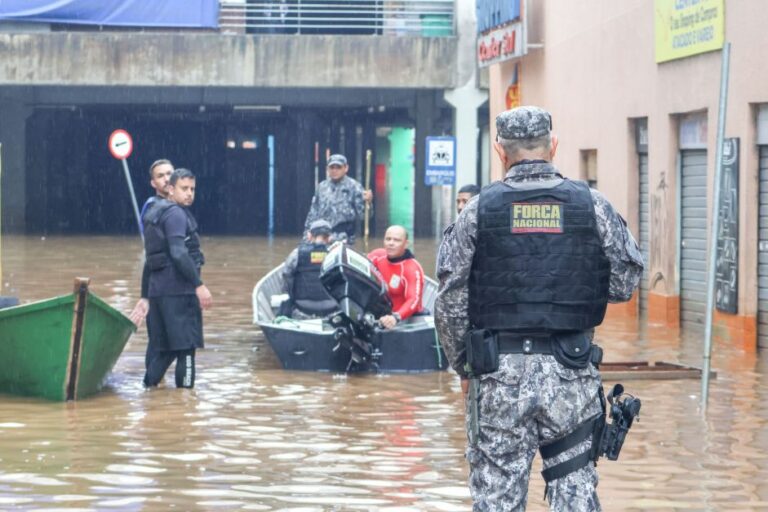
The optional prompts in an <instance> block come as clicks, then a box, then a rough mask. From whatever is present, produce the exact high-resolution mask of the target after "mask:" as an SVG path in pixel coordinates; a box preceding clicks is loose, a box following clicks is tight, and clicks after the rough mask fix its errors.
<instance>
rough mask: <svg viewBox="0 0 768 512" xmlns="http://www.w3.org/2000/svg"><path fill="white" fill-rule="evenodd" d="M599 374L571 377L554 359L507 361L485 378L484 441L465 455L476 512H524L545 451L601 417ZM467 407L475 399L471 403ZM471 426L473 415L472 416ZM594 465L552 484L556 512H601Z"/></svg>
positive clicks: (571, 452)
mask: <svg viewBox="0 0 768 512" xmlns="http://www.w3.org/2000/svg"><path fill="white" fill-rule="evenodd" d="M601 385H602V383H601V380H600V374H599V372H598V371H597V370H596V369H595V368H594V367H593V366H592V365H589V366H588V367H587V368H585V369H583V370H572V369H570V368H566V367H564V366H562V365H561V364H559V363H558V362H557V361H555V358H554V357H553V356H549V355H542V354H535V355H523V354H504V355H502V356H500V358H499V369H498V371H496V372H494V373H491V374H487V375H483V376H482V378H481V382H480V386H479V392H478V418H479V426H480V435H479V437H478V440H477V443H476V444H475V445H474V446H472V445H470V446H469V447H468V449H467V460H468V461H469V466H470V476H469V486H470V491H471V494H472V500H473V503H474V506H473V510H475V511H478V512H479V511H482V512H501V511H504V512H510V511H521V510H525V506H526V502H527V499H528V479H529V477H530V473H531V463H532V461H533V457H534V456H535V455H536V452H537V450H538V448H539V445H540V444H546V443H549V442H552V441H554V440H556V439H559V438H561V437H563V436H565V435H566V434H568V433H569V432H571V431H573V430H574V428H575V427H576V426H577V425H578V424H579V423H581V422H583V421H585V420H587V419H589V418H591V417H593V416H595V415H596V414H599V413H600V412H601V411H602V405H601V403H600V398H599V389H600V387H601ZM468 400H469V399H468ZM467 425H469V409H467ZM591 443H592V442H591V439H587V440H585V441H583V442H582V443H579V444H577V445H576V446H574V447H573V448H570V449H568V450H566V451H565V452H563V453H561V454H560V455H557V456H556V457H553V458H551V459H547V460H545V461H544V468H548V467H551V466H554V465H556V464H559V463H560V462H563V461H565V460H568V459H570V458H572V457H574V456H576V455H578V454H581V453H583V452H585V451H587V450H589V448H590V445H591ZM597 480H598V479H597V470H596V469H595V466H594V464H593V463H592V462H590V463H589V465H587V466H585V467H583V468H581V469H579V470H576V471H574V472H572V473H570V474H568V475H566V476H564V477H562V478H559V479H557V480H553V481H551V482H550V483H549V486H548V490H547V499H548V500H549V504H550V510H553V511H565V510H568V511H577V512H581V511H599V510H600V501H599V500H598V498H597V492H596V487H597Z"/></svg>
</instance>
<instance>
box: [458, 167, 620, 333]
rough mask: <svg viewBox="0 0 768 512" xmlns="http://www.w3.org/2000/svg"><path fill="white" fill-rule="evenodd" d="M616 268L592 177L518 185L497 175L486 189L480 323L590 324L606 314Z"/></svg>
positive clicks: (474, 298)
mask: <svg viewBox="0 0 768 512" xmlns="http://www.w3.org/2000/svg"><path fill="white" fill-rule="evenodd" d="M610 272H611V266H610V262H609V261H608V258H607V257H606V256H605V254H604V252H603V247H602V243H601V240H600V236H599V234H598V231H597V221H596V219H595V209H594V204H593V202H592V196H591V194H590V191H589V187H588V186H587V185H586V183H584V182H580V181H570V180H567V179H565V180H563V182H562V183H561V184H559V185H557V186H556V187H553V188H546V189H543V188H542V189H533V190H520V189H514V188H512V187H510V186H509V185H506V184H505V183H503V182H496V183H493V184H492V185H489V186H488V187H485V188H484V189H483V191H482V192H481V193H480V200H479V205H478V232H477V247H476V251H475V255H474V259H473V261H472V270H471V274H470V280H469V305H470V319H471V321H472V323H473V325H474V327H475V328H484V329H491V330H498V331H514V332H542V333H547V332H555V331H582V330H586V329H589V328H592V327H594V326H596V325H599V324H600V323H601V322H602V321H603V317H604V316H605V309H606V305H607V304H608V286H609V277H610Z"/></svg>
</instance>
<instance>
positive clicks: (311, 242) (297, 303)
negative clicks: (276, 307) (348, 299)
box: [278, 220, 339, 320]
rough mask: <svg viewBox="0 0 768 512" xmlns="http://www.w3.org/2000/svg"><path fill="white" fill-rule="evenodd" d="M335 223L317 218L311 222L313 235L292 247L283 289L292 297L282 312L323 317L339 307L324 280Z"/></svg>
mask: <svg viewBox="0 0 768 512" xmlns="http://www.w3.org/2000/svg"><path fill="white" fill-rule="evenodd" d="M330 236H331V225H330V224H329V223H328V221H325V220H316V221H314V222H313V223H312V224H310V226H309V236H308V237H307V239H306V240H304V241H303V242H302V243H300V244H299V246H298V247H297V248H296V249H294V250H293V251H291V253H290V254H289V255H288V257H287V258H286V259H285V263H283V270H282V272H281V274H282V276H283V293H286V294H288V296H289V299H288V300H287V301H284V302H283V303H282V304H281V305H280V311H279V312H278V314H280V315H283V316H289V317H292V318H296V319H300V320H302V319H307V318H319V317H324V316H327V315H330V314H331V313H333V312H334V311H337V310H338V309H339V304H338V303H337V302H336V301H335V300H334V299H333V298H332V297H331V296H330V295H328V292H327V291H326V290H325V288H324V287H323V283H322V282H321V281H320V271H321V270H322V266H323V260H325V256H326V255H327V254H328V240H329V238H330Z"/></svg>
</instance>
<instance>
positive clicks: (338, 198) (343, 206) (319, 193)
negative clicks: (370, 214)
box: [304, 155, 373, 244]
mask: <svg viewBox="0 0 768 512" xmlns="http://www.w3.org/2000/svg"><path fill="white" fill-rule="evenodd" d="M347 171H349V165H347V158H346V157H345V156H344V155H331V156H330V158H328V168H327V172H328V178H327V179H325V180H323V181H321V182H320V184H319V185H318V186H317V190H316V191H315V195H314V197H312V206H311V207H310V208H309V213H307V220H306V221H305V222H304V234H305V236H306V234H307V233H308V232H309V226H310V225H311V224H312V223H313V222H315V221H316V220H321V219H323V220H327V221H328V222H329V223H330V224H331V230H332V232H333V233H332V235H331V241H332V242H333V241H337V240H344V241H346V242H347V243H349V244H354V243H355V231H356V230H357V226H358V225H359V224H360V221H361V220H363V216H364V215H365V202H370V201H371V199H372V197H373V195H372V194H371V191H370V190H365V191H364V190H363V186H362V185H360V183H358V182H357V181H355V180H354V179H352V178H350V177H349V176H347Z"/></svg>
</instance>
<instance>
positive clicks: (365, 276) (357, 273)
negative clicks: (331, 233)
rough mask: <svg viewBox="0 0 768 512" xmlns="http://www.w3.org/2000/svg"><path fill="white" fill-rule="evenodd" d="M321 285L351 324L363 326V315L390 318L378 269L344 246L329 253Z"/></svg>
mask: <svg viewBox="0 0 768 512" xmlns="http://www.w3.org/2000/svg"><path fill="white" fill-rule="evenodd" d="M320 282H321V283H323V287H325V289H326V291H327V292H328V294H329V295H330V296H331V297H333V298H334V299H335V300H336V302H338V303H339V307H340V308H341V312H342V313H344V314H345V315H346V316H347V317H349V319H350V320H351V321H352V322H355V323H362V322H363V321H364V317H365V316H366V315H372V316H373V317H374V318H379V317H381V316H384V315H390V314H392V301H391V300H390V298H389V295H388V294H387V285H386V284H385V283H384V280H383V279H382V278H381V274H379V271H378V269H376V267H375V266H374V265H373V263H371V262H370V260H368V258H366V257H365V256H364V255H363V254H360V253H359V252H357V251H355V250H354V249H351V248H349V247H348V246H347V245H346V244H338V245H337V246H336V247H334V248H333V249H331V251H330V252H328V254H327V255H326V257H325V259H324V260H323V267H322V270H321V271H320Z"/></svg>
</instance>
